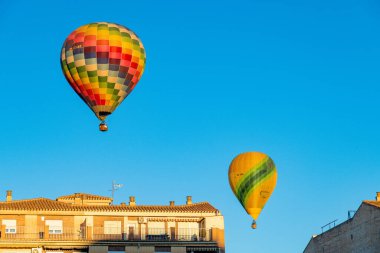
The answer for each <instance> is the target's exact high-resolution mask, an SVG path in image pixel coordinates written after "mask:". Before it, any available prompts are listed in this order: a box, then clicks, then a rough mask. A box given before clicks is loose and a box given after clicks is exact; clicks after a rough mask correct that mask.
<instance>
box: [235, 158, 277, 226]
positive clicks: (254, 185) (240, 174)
mask: <svg viewBox="0 0 380 253" xmlns="http://www.w3.org/2000/svg"><path fill="white" fill-rule="evenodd" d="M228 178H229V181H230V186H231V189H232V191H233V192H234V194H235V196H236V198H237V199H238V200H239V202H240V203H241V204H242V206H243V207H244V209H245V210H246V211H247V213H248V214H249V215H250V216H251V217H252V218H253V222H252V228H256V220H257V218H258V217H259V215H260V213H261V211H262V210H263V208H264V206H265V203H266V202H267V201H268V199H269V197H270V196H271V194H272V192H273V190H274V188H275V187H276V182H277V171H276V166H275V164H274V162H273V160H272V159H271V158H270V157H269V156H267V155H266V154H263V153H260V152H247V153H242V154H239V155H238V156H236V157H235V158H234V159H233V160H232V162H231V164H230V168H229V172H228Z"/></svg>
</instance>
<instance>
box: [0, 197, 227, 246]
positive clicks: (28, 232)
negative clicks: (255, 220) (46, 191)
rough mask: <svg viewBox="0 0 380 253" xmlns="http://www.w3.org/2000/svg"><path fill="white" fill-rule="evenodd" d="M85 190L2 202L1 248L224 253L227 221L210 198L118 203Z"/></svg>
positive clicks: (132, 199) (10, 199)
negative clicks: (48, 196) (193, 200)
mask: <svg viewBox="0 0 380 253" xmlns="http://www.w3.org/2000/svg"><path fill="white" fill-rule="evenodd" d="M111 203H112V198H109V197H103V196H98V195H92V194H85V193H75V194H72V195H67V196H61V197H58V198H57V199H56V200H51V199H47V198H35V199H28V200H12V192H11V191H7V197H6V201H3V202H0V225H1V229H0V253H86V252H89V253H108V252H112V253H117V252H125V253H155V252H173V253H190V252H191V253H201V252H207V253H210V252H211V253H212V252H215V253H224V252H225V250H224V220H223V216H222V214H221V213H220V212H219V210H217V209H216V208H214V207H213V206H212V205H210V204H209V203H208V202H200V203H192V199H191V197H190V196H188V197H187V201H186V204H184V205H175V203H174V201H170V204H169V205H137V204H136V201H135V197H130V201H129V203H128V204H126V203H121V204H120V205H112V204H111Z"/></svg>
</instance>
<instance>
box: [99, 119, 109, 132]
mask: <svg viewBox="0 0 380 253" xmlns="http://www.w3.org/2000/svg"><path fill="white" fill-rule="evenodd" d="M99 130H100V131H101V132H106V131H108V126H107V124H106V122H105V121H102V123H100V124H99Z"/></svg>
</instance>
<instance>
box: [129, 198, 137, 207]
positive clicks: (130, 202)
mask: <svg viewBox="0 0 380 253" xmlns="http://www.w3.org/2000/svg"><path fill="white" fill-rule="evenodd" d="M129 205H130V206H136V199H135V196H130V197H129Z"/></svg>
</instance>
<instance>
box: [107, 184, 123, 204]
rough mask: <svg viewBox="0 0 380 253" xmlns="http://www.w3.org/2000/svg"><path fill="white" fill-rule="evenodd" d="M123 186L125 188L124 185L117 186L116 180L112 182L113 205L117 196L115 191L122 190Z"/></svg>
mask: <svg viewBox="0 0 380 253" xmlns="http://www.w3.org/2000/svg"><path fill="white" fill-rule="evenodd" d="M123 186H124V185H123V184H117V183H116V182H115V180H113V181H112V190H110V191H111V192H112V202H111V204H113V199H114V196H115V191H116V190H118V189H120V188H121V187H123Z"/></svg>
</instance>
